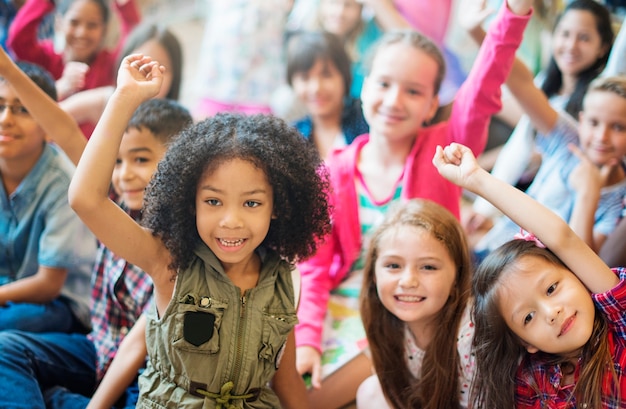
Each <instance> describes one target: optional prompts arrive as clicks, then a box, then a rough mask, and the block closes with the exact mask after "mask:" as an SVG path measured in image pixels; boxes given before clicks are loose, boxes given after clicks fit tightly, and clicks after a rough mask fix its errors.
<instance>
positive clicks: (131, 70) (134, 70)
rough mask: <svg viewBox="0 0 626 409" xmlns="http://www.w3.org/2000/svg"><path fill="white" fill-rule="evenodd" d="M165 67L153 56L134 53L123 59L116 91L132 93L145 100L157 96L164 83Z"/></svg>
mask: <svg viewBox="0 0 626 409" xmlns="http://www.w3.org/2000/svg"><path fill="white" fill-rule="evenodd" d="M164 72H165V67H164V66H162V65H160V64H159V63H158V62H157V61H154V60H152V57H149V56H144V55H143V54H132V55H129V56H127V57H125V58H124V60H122V64H121V65H120V68H119V70H118V73H117V89H116V92H121V93H125V94H126V93H131V94H132V95H134V96H136V97H137V98H139V99H140V100H141V101H145V100H147V99H150V98H152V97H154V96H156V95H157V94H158V93H159V90H160V89H161V84H162V83H163V73H164Z"/></svg>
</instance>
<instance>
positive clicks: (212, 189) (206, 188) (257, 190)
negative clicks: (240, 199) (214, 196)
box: [200, 185, 267, 196]
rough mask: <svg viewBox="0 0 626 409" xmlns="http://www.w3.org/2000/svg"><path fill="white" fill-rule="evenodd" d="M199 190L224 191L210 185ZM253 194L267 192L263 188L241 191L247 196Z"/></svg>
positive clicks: (242, 194)
mask: <svg viewBox="0 0 626 409" xmlns="http://www.w3.org/2000/svg"><path fill="white" fill-rule="evenodd" d="M200 190H209V191H211V192H215V193H224V190H222V189H218V188H216V187H213V186H211V185H206V186H202V187H201V188H200ZM255 194H267V190H265V189H253V190H248V191H246V192H241V196H249V195H255Z"/></svg>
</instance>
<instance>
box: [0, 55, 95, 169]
mask: <svg viewBox="0 0 626 409" xmlns="http://www.w3.org/2000/svg"><path fill="white" fill-rule="evenodd" d="M0 76H1V77H3V78H4V79H5V80H7V81H8V82H9V83H10V84H11V86H12V87H13V89H14V90H15V93H16V94H17V96H18V97H19V99H20V101H21V102H22V104H24V107H25V108H26V109H27V110H28V112H30V114H31V115H32V116H33V118H35V119H36V120H37V123H38V124H39V125H40V126H41V127H42V128H43V130H44V131H45V132H46V134H47V135H48V137H50V138H51V139H52V140H53V141H54V142H55V143H56V144H57V145H59V147H60V148H61V149H63V151H64V152H65V154H66V155H67V156H68V157H69V158H70V160H71V161H72V162H74V164H77V163H78V160H79V159H80V156H81V155H82V153H83V150H84V149H85V145H86V144H87V139H86V138H85V136H84V135H83V133H82V132H81V131H80V128H79V127H78V125H77V124H76V122H75V121H74V119H72V117H70V116H69V115H68V114H67V113H66V112H65V111H63V109H61V107H60V106H59V105H58V104H57V102H56V101H54V100H53V99H52V98H50V97H49V96H48V94H46V93H45V92H44V91H43V90H42V89H41V88H39V87H38V86H37V84H35V83H34V82H33V81H32V80H31V79H30V78H29V77H28V75H26V74H24V72H23V71H22V70H20V69H19V67H18V66H17V65H15V63H14V62H13V61H12V60H11V59H10V58H9V56H8V55H7V54H6V52H5V51H4V50H3V49H1V48H0Z"/></svg>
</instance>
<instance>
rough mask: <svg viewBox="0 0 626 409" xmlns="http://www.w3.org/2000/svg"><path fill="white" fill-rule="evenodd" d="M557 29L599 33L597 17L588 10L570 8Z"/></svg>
mask: <svg viewBox="0 0 626 409" xmlns="http://www.w3.org/2000/svg"><path fill="white" fill-rule="evenodd" d="M556 30H557V31H562V30H568V31H580V32H595V33H598V27H597V23H596V17H595V16H594V15H593V13H591V12H590V11H588V10H575V9H574V10H568V11H567V12H566V13H565V14H563V16H562V17H561V19H560V20H559V23H558V24H557V26H556Z"/></svg>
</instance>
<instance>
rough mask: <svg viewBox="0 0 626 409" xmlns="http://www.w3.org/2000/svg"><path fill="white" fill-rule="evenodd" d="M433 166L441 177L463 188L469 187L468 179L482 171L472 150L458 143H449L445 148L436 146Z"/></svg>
mask: <svg viewBox="0 0 626 409" xmlns="http://www.w3.org/2000/svg"><path fill="white" fill-rule="evenodd" d="M433 165H435V167H436V168H437V170H438V171H439V173H440V174H441V176H443V177H444V178H446V179H448V180H449V181H450V182H452V183H454V184H456V185H458V186H461V187H464V188H467V187H469V186H468V185H469V184H470V178H471V176H472V175H473V174H474V173H476V172H477V171H481V170H483V169H482V168H481V167H480V166H479V165H478V162H477V161H476V157H475V156H474V154H473V153H472V150H471V149H470V148H468V147H467V146H464V145H461V144H459V143H451V144H450V145H448V146H446V147H445V148H442V147H441V146H437V151H436V152H435V156H434V157H433ZM483 171H484V170H483Z"/></svg>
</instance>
